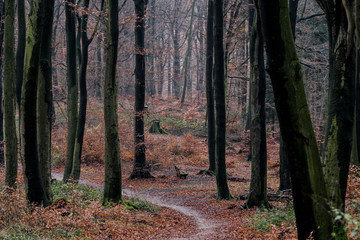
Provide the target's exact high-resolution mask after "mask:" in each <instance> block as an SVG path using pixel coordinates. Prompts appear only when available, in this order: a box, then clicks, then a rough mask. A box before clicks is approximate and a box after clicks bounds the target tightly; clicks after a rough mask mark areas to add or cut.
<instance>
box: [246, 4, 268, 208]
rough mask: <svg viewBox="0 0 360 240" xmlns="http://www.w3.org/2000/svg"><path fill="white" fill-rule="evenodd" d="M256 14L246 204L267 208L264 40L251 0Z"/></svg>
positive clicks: (252, 40) (251, 43) (252, 52)
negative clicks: (248, 186)
mask: <svg viewBox="0 0 360 240" xmlns="http://www.w3.org/2000/svg"><path fill="white" fill-rule="evenodd" d="M255 9H256V14H255V18H254V24H253V30H252V36H251V39H250V64H251V66H250V68H251V70H250V71H251V73H250V74H251V79H250V81H251V87H250V89H251V95H250V96H251V99H250V102H251V124H250V126H251V131H250V141H251V161H252V162H251V183H250V194H249V198H248V201H247V206H248V207H253V206H258V207H264V208H270V204H269V202H268V200H267V182H266V181H267V154H266V125H265V92H266V84H265V80H266V79H265V66H264V39H263V35H262V30H261V21H260V16H259V10H258V4H257V2H256V0H255Z"/></svg>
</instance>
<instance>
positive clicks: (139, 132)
mask: <svg viewBox="0 0 360 240" xmlns="http://www.w3.org/2000/svg"><path fill="white" fill-rule="evenodd" d="M134 3H135V13H136V20H135V51H136V63H135V121H134V126H135V127H134V142H135V154H134V157H135V159H134V168H133V172H132V173H131V176H130V178H149V177H150V176H151V175H150V173H149V171H148V170H147V169H145V167H146V155H145V151H146V146H145V135H144V115H145V108H144V107H145V49H144V47H145V11H146V4H147V0H134Z"/></svg>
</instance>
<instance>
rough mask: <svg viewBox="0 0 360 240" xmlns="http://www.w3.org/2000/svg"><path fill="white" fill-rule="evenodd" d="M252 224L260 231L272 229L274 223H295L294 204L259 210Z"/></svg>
mask: <svg viewBox="0 0 360 240" xmlns="http://www.w3.org/2000/svg"><path fill="white" fill-rule="evenodd" d="M250 224H251V225H252V226H253V227H254V229H255V230H258V231H265V232H268V231H271V229H272V227H271V226H272V225H275V226H278V227H280V226H281V225H287V226H288V225H293V224H295V213H294V210H293V207H292V204H288V205H287V206H286V207H285V208H284V209H272V210H257V213H256V214H255V215H254V217H253V219H252V220H250Z"/></svg>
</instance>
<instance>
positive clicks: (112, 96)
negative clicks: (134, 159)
mask: <svg viewBox="0 0 360 240" xmlns="http://www.w3.org/2000/svg"><path fill="white" fill-rule="evenodd" d="M118 8H119V3H118V1H107V2H106V10H107V16H108V22H107V37H106V47H105V50H106V65H105V81H104V121H105V183H104V200H103V203H104V204H105V203H106V202H120V201H122V197H121V160H120V146H119V136H118V116H117V92H118V88H117V83H116V64H117V56H118V42H119V27H118V20H119V13H118Z"/></svg>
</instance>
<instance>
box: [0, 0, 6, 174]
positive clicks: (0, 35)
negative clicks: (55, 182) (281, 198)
mask: <svg viewBox="0 0 360 240" xmlns="http://www.w3.org/2000/svg"><path fill="white" fill-rule="evenodd" d="M4 18H5V1H4V0H0V99H2V98H3V82H4V76H3V74H2V73H3V66H4V60H3V59H4V52H3V51H4V48H3V44H4ZM3 112H4V109H3V106H2V104H0V167H4V166H5V158H4V125H3V122H4V113H3Z"/></svg>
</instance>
